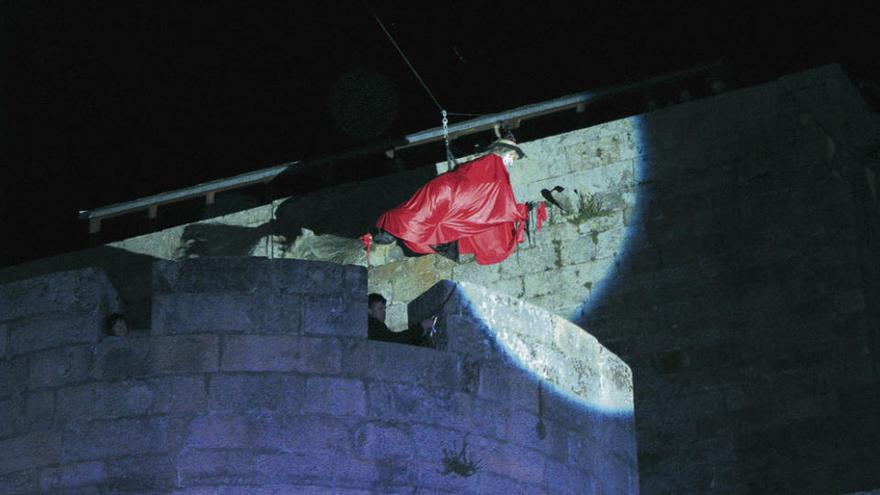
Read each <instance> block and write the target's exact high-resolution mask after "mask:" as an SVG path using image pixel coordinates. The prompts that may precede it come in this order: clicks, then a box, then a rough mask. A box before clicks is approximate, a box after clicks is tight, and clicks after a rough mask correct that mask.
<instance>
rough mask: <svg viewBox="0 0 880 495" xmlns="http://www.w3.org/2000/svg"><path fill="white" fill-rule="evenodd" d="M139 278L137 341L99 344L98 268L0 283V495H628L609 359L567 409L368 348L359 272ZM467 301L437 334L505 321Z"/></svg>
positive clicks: (527, 377) (575, 337) (395, 351)
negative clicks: (141, 309)
mask: <svg viewBox="0 0 880 495" xmlns="http://www.w3.org/2000/svg"><path fill="white" fill-rule="evenodd" d="M153 281H154V283H153V291H154V303H153V305H152V308H153V322H154V327H153V328H152V329H151V332H150V333H149V334H143V333H135V334H132V335H131V336H128V337H103V338H101V327H102V324H103V320H104V318H105V317H106V316H107V314H109V313H110V312H113V311H117V310H118V308H119V301H118V299H117V298H116V296H115V291H114V289H113V287H112V285H111V284H110V282H109V281H108V279H107V278H106V277H105V276H104V275H103V274H102V273H101V272H100V271H98V270H93V269H87V270H81V271H74V272H62V273H57V274H53V275H49V276H44V277H39V278H36V279H29V280H26V281H21V282H16V283H11V284H5V285H0V310H2V311H0V343H2V347H0V492H2V493H4V494H10V495H12V494H27V493H59V494H60V493H77V494H80V493H82V494H86V493H118V494H124V493H174V494H207V493H225V494H236V493H241V494H254V493H328V492H332V493H351V494H354V493H358V494H365V493H383V494H384V493H413V492H414V491H418V492H419V493H503V492H508V493H548V494H549V493H553V494H558V493H584V492H585V491H587V492H602V493H638V478H637V472H636V460H635V457H636V453H635V433H634V426H633V416H632V379H631V374H630V371H629V368H628V367H626V365H624V364H623V363H622V362H621V361H620V360H619V359H617V358H616V357H613V355H611V354H610V353H607V351H604V354H603V356H605V359H603V360H602V361H601V363H600V362H596V363H593V362H589V361H586V362H583V363H582V367H581V368H580V370H579V371H578V372H575V373H574V374H571V375H570V376H569V377H568V378H569V379H570V383H571V384H575V385H576V386H574V387H571V386H569V387H568V388H569V389H571V390H575V391H576V392H577V394H576V398H577V397H579V398H580V399H577V400H573V399H572V398H571V396H564V395H562V394H559V393H557V392H555V391H554V390H555V389H554V387H555V385H551V384H545V385H543V388H542V386H539V381H538V380H537V379H536V378H535V376H534V375H533V374H531V373H530V372H528V370H526V369H524V368H521V367H518V366H517V365H515V363H514V362H513V361H511V360H510V359H509V358H507V357H505V356H504V355H502V354H500V353H497V352H494V351H492V350H491V349H490V348H488V347H487V352H486V353H484V354H482V355H480V356H476V355H467V354H459V353H457V352H455V348H454V346H453V347H450V348H449V349H448V350H447V351H439V350H434V349H428V348H418V347H412V346H405V345H399V344H390V343H384V342H373V341H367V340H366V338H365V337H366V318H365V310H366V307H365V306H366V305H365V301H364V297H365V294H366V290H367V282H366V271H365V270H364V269H363V268H361V267H357V266H341V265H336V264H331V263H322V262H307V261H296V260H263V259H256V258H203V259H199V260H191V261H186V262H181V263H176V262H164V261H160V262H157V263H156V264H155V266H154V272H153ZM445 287H446V286H444V288H445ZM452 289H455V286H452ZM475 299H479V300H480V301H482V302H480V305H481V306H486V305H487V304H489V305H490V306H491V307H493V308H497V310H498V311H509V310H506V309H504V308H505V307H507V308H512V307H514V306H515V302H514V301H507V300H499V299H497V298H495V296H492V295H491V294H490V293H483V294H481V295H479V297H477V296H475ZM469 304H471V303H470V302H469V300H465V299H462V298H455V300H454V301H451V302H450V303H449V304H447V305H446V307H445V310H444V313H443V314H442V315H441V322H452V321H453V320H454V324H450V325H446V324H445V323H443V325H444V327H443V328H444V331H449V332H454V333H455V335H458V336H464V335H469V337H466V338H467V339H468V340H470V341H477V340H483V341H487V342H488V341H491V340H494V339H495V337H493V334H492V333H487V332H488V329H492V328H497V327H500V326H504V325H503V321H502V320H496V321H495V322H494V323H491V324H487V322H486V320H485V319H482V318H480V317H478V316H476V315H474V314H473V312H472V311H471V310H470V309H469V308H470V306H469ZM515 311H516V312H517V315H518V316H519V317H524V316H526V315H530V316H529V318H531V321H533V322H535V321H539V320H540V321H543V322H545V324H546V328H545V333H546V334H548V335H556V337H555V338H556V339H557V340H559V341H560V342H562V341H565V342H574V343H576V346H575V347H576V348H577V349H579V350H583V351H585V355H591V354H602V353H603V350H602V349H601V346H599V344H598V342H596V341H595V339H592V338H589V337H588V336H587V335H586V334H584V333H583V332H582V331H581V330H580V329H578V328H577V327H575V326H574V325H572V324H570V323H567V322H563V321H559V322H557V323H556V324H555V325H552V324H551V319H552V317H551V315H548V314H547V313H546V312H544V311H543V310H539V309H538V308H522V307H519V308H517V309H515ZM453 315H456V316H455V318H453ZM551 326H552V328H551ZM462 338H464V337H462ZM548 349H549V348H548ZM587 351H589V352H587ZM548 356H549V355H548ZM555 359H560V360H564V359H565V357H564V355H562V356H558V357H556V358H555ZM577 377H579V378H577ZM612 377H613V379H612ZM557 382H559V380H557ZM600 382H601V383H600ZM560 383H563V382H560ZM565 383H568V382H565ZM578 384H579V385H578ZM578 394H579V395H578ZM594 395H595V396H599V395H605V396H609V397H615V398H616V399H615V400H616V403H615V404H616V405H617V409H615V410H614V411H612V412H605V411H604V410H599V409H596V408H594V407H587V406H585V405H583V404H585V402H584V401H585V400H586V399H587V398H590V397H592V396H594ZM579 404H580V405H579ZM539 423H540V427H541V430H540V433H539V431H538V429H537V428H538V425H539ZM465 444H466V446H465ZM462 452H464V453H465V455H464V456H462V455H461V453H462ZM471 462H478V464H476V466H471V467H475V468H476V469H475V472H472V473H469V472H468V471H466V469H467V467H468V464H469V463H471ZM447 468H448V469H447ZM456 470H459V471H460V472H462V473H464V474H468V476H462V475H458V474H456ZM445 471H446V472H445Z"/></svg>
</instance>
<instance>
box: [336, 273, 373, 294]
mask: <svg viewBox="0 0 880 495" xmlns="http://www.w3.org/2000/svg"><path fill="white" fill-rule="evenodd" d="M342 279H343V286H344V287H345V292H344V293H345V295H346V296H348V297H353V298H359V297H360V298H362V297H363V296H364V294H366V293H367V283H368V276H367V269H366V268H364V267H362V266H356V265H345V266H344V267H343V276H342Z"/></svg>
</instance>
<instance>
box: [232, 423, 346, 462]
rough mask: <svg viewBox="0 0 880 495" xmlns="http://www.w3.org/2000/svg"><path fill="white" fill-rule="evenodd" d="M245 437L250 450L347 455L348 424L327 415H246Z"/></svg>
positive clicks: (343, 456) (341, 456)
mask: <svg viewBox="0 0 880 495" xmlns="http://www.w3.org/2000/svg"><path fill="white" fill-rule="evenodd" d="M249 420H250V421H249V428H250V429H249V431H248V435H249V436H248V440H249V442H250V445H249V447H251V448H253V449H261V450H272V451H281V452H301V453H321V454H323V453H328V454H335V455H338V456H339V457H340V459H342V458H347V457H348V458H350V457H351V456H352V454H353V450H352V433H351V425H350V423H349V422H348V421H347V420H343V419H340V418H333V417H328V416H318V415H309V416H292V415H288V414H265V415H260V416H257V417H250V418H249Z"/></svg>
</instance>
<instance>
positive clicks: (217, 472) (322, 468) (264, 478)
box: [177, 450, 379, 486]
mask: <svg viewBox="0 0 880 495" xmlns="http://www.w3.org/2000/svg"><path fill="white" fill-rule="evenodd" d="M177 470H178V479H179V482H180V483H181V484H183V485H189V486H192V485H224V484H225V485H244V484H247V485H266V484H278V483H292V484H319V483H326V482H327V480H334V484H335V485H342V486H345V485H351V484H355V483H357V484H361V483H365V482H367V483H369V482H374V481H378V479H379V478H378V473H377V471H376V469H375V467H374V466H373V464H372V463H364V462H353V461H350V460H345V459H340V458H339V457H337V456H334V455H332V454H302V453H278V454H272V453H260V454H253V453H252V452H249V451H243V450H225V451H223V450H221V451H213V450H189V451H187V452H185V453H182V454H181V456H180V458H179V459H178V462H177Z"/></svg>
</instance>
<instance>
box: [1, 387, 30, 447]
mask: <svg viewBox="0 0 880 495" xmlns="http://www.w3.org/2000/svg"><path fill="white" fill-rule="evenodd" d="M23 424H24V401H23V400H22V397H21V396H20V395H13V396H10V397H7V398H5V399H0V437H7V436H11V435H12V434H14V433H17V432H19V431H21V429H22V428H23Z"/></svg>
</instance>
